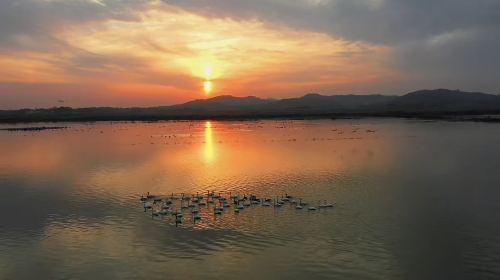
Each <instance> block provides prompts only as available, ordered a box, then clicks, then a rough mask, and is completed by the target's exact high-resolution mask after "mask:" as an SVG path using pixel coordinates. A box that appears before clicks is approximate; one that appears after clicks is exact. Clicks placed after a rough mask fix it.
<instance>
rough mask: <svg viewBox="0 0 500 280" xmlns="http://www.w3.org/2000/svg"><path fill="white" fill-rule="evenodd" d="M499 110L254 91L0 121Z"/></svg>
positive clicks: (449, 94)
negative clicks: (254, 93)
mask: <svg viewBox="0 0 500 280" xmlns="http://www.w3.org/2000/svg"><path fill="white" fill-rule="evenodd" d="M467 114H500V96H498V95H492V94H486V93H480V92H462V91H458V90H448V89H436V90H420V91H415V92H411V93H408V94H405V95H402V96H387V95H331V96H326V95H320V94H314V93H312V94H307V95H305V96H302V97H299V98H288V99H278V100H276V99H262V98H258V97H255V96H248V97H234V96H217V97H214V98H210V99H200V100H193V101H190V102H187V103H183V104H178V105H173V106H161V107H150V108H110V107H97V108H76V109H73V108H69V107H57V108H50V109H21V110H4V111H0V122H34V121H100V120H168V119H203V118H268V117H350V116H394V117H440V116H448V115H467Z"/></svg>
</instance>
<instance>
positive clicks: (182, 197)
mask: <svg viewBox="0 0 500 280" xmlns="http://www.w3.org/2000/svg"><path fill="white" fill-rule="evenodd" d="M140 201H141V202H142V203H143V206H144V212H146V211H151V217H152V218H154V217H162V218H163V217H164V216H170V215H171V216H173V217H175V223H176V224H178V223H182V221H183V218H184V215H185V214H187V215H191V216H192V219H193V220H194V221H197V220H201V219H202V216H201V215H200V212H201V211H202V209H206V211H212V212H213V215H214V216H218V215H222V214H223V213H224V212H229V211H230V210H229V209H230V208H233V212H234V213H236V214H238V213H240V212H241V211H244V209H245V208H248V207H252V206H254V207H258V206H260V207H283V206H284V205H287V204H288V205H290V206H292V207H295V209H297V210H302V209H307V210H308V211H316V210H317V209H319V208H333V207H334V206H335V204H334V203H328V202H327V201H318V203H317V204H316V205H313V204H309V203H307V202H305V201H304V200H303V199H301V198H298V197H297V198H296V197H293V196H291V195H288V194H285V195H283V196H281V197H274V198H266V197H260V198H259V197H257V196H256V195H243V196H240V195H231V193H229V194H228V195H227V196H224V195H223V194H221V193H217V194H216V193H215V192H210V191H208V192H207V194H206V195H200V194H198V193H197V194H184V193H182V194H171V195H153V194H150V193H149V192H148V193H147V194H146V195H141V198H140Z"/></svg>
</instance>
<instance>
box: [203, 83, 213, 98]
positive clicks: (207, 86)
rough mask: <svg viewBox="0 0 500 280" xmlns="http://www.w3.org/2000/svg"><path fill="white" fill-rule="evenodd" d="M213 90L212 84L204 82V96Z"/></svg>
mask: <svg viewBox="0 0 500 280" xmlns="http://www.w3.org/2000/svg"><path fill="white" fill-rule="evenodd" d="M212 90H213V84H212V82H211V81H204V82H203V91H204V92H205V95H210V93H211V92H212Z"/></svg>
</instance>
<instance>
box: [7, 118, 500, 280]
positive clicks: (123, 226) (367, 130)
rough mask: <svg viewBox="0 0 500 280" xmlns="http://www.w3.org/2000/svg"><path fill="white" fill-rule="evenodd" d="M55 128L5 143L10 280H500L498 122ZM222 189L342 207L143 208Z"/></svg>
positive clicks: (14, 134)
mask: <svg viewBox="0 0 500 280" xmlns="http://www.w3.org/2000/svg"><path fill="white" fill-rule="evenodd" d="M36 125H37V126H50V125H51V124H36ZM16 126H17V127H21V126H28V125H0V128H7V127H16ZM57 126H66V128H64V129H54V130H39V131H0V155H1V157H0V207H1V209H0V210H1V211H0V252H1V253H0V279H68V278H74V279H104V278H108V279H117V278H119V279H137V278H148V279H198V278H200V279H201V278H203V279H228V278H235V279H257V278H260V279H452V278H453V279H499V278H500V124H493V123H491V124H486V123H472V122H431V121H416V120H399V119H361V120H295V121H290V120H265V121H227V122H221V121H180V122H153V123H144V122H136V123H128V122H116V123H111V122H102V123H65V124H57ZM212 191H213V192H215V193H222V194H223V195H229V193H231V194H232V195H233V196H234V195H238V196H240V195H241V196H243V195H249V194H255V195H258V196H261V197H269V198H272V199H276V198H278V199H280V198H281V197H282V196H285V195H291V196H294V197H300V198H301V199H303V200H304V201H307V202H308V203H309V204H308V205H317V204H321V203H323V202H324V201H327V202H333V203H335V206H334V207H333V208H320V209H317V210H316V211H309V210H308V209H307V207H305V208H304V209H295V207H293V205H288V204H285V205H283V207H262V206H261V205H253V206H250V207H247V208H245V209H244V210H242V211H241V212H240V213H234V211H232V210H225V211H224V213H223V214H222V215H217V216H216V215H214V214H213V212H212V211H211V210H210V209H208V208H207V209H204V208H203V207H200V215H201V219H200V220H198V221H195V220H193V219H192V216H191V215H190V214H189V213H186V214H185V215H184V218H183V221H182V223H181V224H176V223H175V220H174V219H173V218H172V217H170V216H166V217H152V215H151V211H149V210H147V211H145V209H144V207H143V204H142V203H141V201H140V200H139V198H140V197H141V195H144V194H146V193H147V192H150V193H152V194H162V195H171V194H172V193H175V194H180V193H185V194H196V193H198V194H200V195H205V196H206V194H207V192H212ZM233 207H234V206H233Z"/></svg>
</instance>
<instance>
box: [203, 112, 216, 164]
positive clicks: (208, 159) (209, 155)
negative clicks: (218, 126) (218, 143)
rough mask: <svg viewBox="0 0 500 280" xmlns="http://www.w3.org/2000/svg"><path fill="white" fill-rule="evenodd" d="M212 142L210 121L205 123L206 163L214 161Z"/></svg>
mask: <svg viewBox="0 0 500 280" xmlns="http://www.w3.org/2000/svg"><path fill="white" fill-rule="evenodd" d="M214 158H215V153H214V142H213V138H212V123H211V122H210V121H206V122H205V151H204V159H205V162H206V163H211V162H213V161H214Z"/></svg>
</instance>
